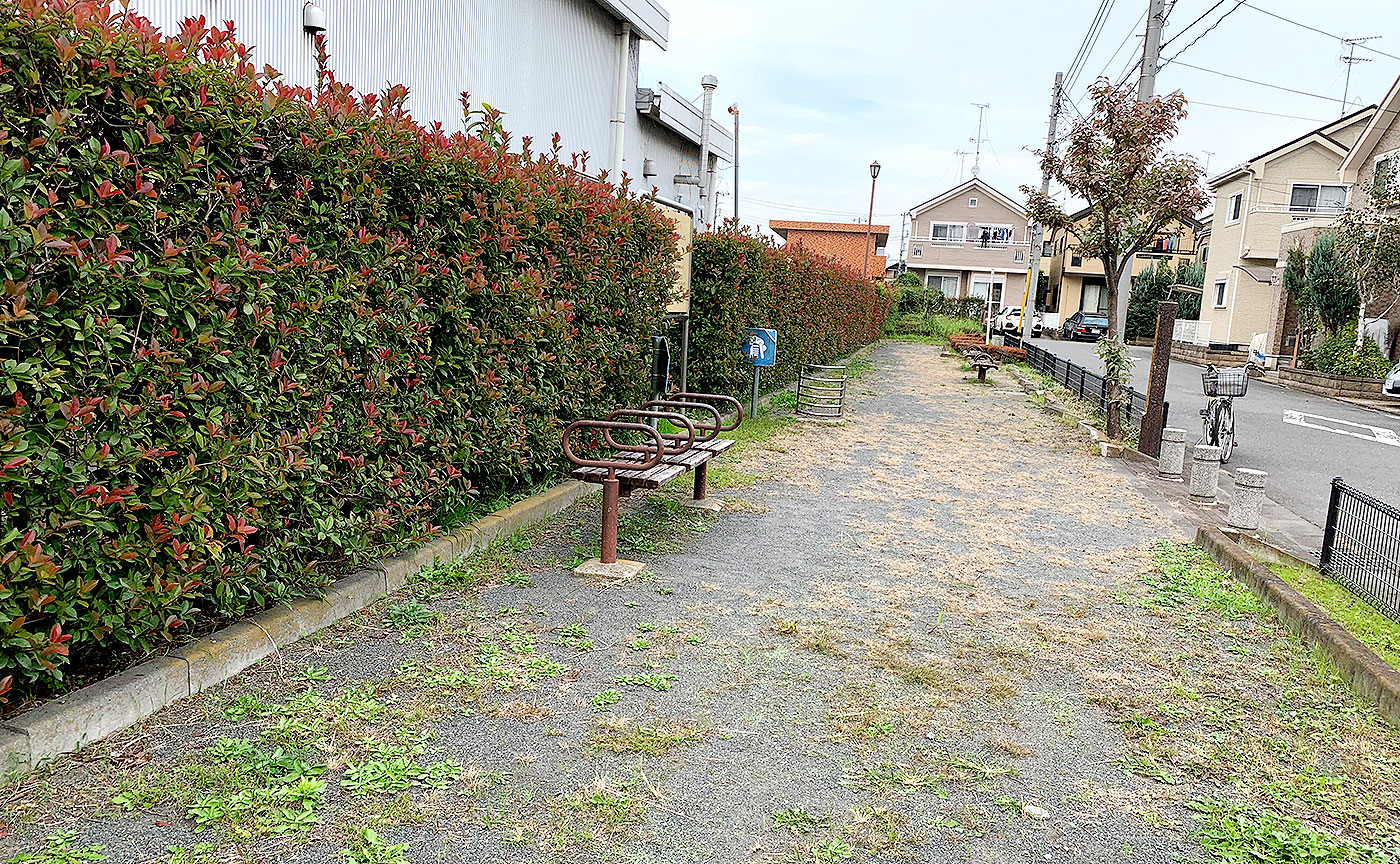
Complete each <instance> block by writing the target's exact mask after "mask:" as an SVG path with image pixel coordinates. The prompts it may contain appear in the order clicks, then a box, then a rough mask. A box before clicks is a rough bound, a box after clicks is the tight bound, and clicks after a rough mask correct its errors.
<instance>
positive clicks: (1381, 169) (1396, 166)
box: [1375, 150, 1400, 186]
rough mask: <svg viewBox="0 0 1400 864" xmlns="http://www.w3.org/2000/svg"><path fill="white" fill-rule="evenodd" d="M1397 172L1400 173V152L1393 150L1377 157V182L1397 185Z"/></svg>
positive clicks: (1398, 177) (1399, 177)
mask: <svg viewBox="0 0 1400 864" xmlns="http://www.w3.org/2000/svg"><path fill="white" fill-rule="evenodd" d="M1397 171H1400V150H1391V151H1390V152H1389V153H1382V154H1381V155H1380V156H1377V157H1376V170H1375V182H1377V183H1389V184H1390V185H1392V186H1395V185H1397V182H1396V181H1397V179H1400V176H1397Z"/></svg>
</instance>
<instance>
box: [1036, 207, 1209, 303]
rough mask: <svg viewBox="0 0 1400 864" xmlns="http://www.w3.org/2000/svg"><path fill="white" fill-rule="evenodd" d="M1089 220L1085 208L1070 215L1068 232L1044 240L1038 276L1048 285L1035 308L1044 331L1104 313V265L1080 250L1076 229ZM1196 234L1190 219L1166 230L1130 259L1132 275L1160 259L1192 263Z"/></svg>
mask: <svg viewBox="0 0 1400 864" xmlns="http://www.w3.org/2000/svg"><path fill="white" fill-rule="evenodd" d="M1088 217H1089V210H1088V208H1085V209H1083V210H1080V211H1079V212H1077V213H1072V214H1070V217H1069V218H1070V221H1071V223H1072V224H1071V225H1070V227H1069V228H1057V229H1055V230H1054V231H1052V232H1051V233H1050V237H1049V239H1047V241H1046V247H1047V248H1046V250H1045V251H1046V254H1047V256H1048V258H1047V259H1045V260H1046V261H1047V263H1046V264H1044V265H1042V272H1044V273H1047V274H1048V275H1049V280H1048V282H1047V285H1046V288H1045V291H1044V293H1043V294H1042V295H1041V297H1040V298H1039V299H1038V300H1037V303H1036V308H1038V309H1040V310H1041V312H1042V313H1044V315H1045V326H1046V327H1047V328H1053V327H1058V326H1059V325H1060V323H1061V322H1063V321H1064V319H1066V318H1068V317H1069V316H1071V315H1073V314H1074V313H1076V312H1099V313H1107V312H1108V280H1107V279H1106V278H1105V277H1104V273H1103V262H1102V261H1100V260H1099V259H1098V258H1095V257H1093V256H1092V255H1089V254H1088V253H1086V252H1085V251H1084V250H1083V249H1082V248H1081V247H1080V240H1079V231H1078V230H1077V228H1078V226H1080V225H1083V224H1084V222H1085V220H1087V219H1088ZM1200 229H1201V223H1199V222H1197V221H1195V220H1194V219H1188V220H1186V221H1185V222H1182V223H1172V224H1171V225H1168V226H1167V227H1166V228H1164V229H1163V230H1162V231H1160V232H1159V233H1158V234H1157V236H1156V237H1155V238H1153V240H1152V242H1151V243H1150V244H1148V247H1147V248H1146V249H1144V250H1143V251H1141V252H1139V253H1138V254H1137V255H1136V256H1134V258H1133V270H1132V275H1133V276H1134V277H1136V276H1137V275H1138V274H1139V273H1141V272H1142V271H1144V270H1147V269H1149V268H1152V267H1155V266H1157V262H1158V261H1161V260H1166V261H1167V263H1169V264H1170V265H1171V266H1173V267H1175V266H1177V265H1178V264H1180V263H1182V262H1188V261H1192V262H1194V261H1196V260H1197V256H1198V250H1197V246H1196V242H1197V232H1198V231H1199V230H1200Z"/></svg>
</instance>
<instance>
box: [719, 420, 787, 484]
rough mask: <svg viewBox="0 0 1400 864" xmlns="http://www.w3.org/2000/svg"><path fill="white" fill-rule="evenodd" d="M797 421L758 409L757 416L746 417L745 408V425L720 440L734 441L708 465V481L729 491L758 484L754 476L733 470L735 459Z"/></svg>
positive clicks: (742, 424)
mask: <svg viewBox="0 0 1400 864" xmlns="http://www.w3.org/2000/svg"><path fill="white" fill-rule="evenodd" d="M795 422H797V421H796V420H794V419H793V418H792V417H791V416H789V415H786V414H780V413H775V412H774V411H773V410H772V408H770V407H763V406H760V407H759V409H758V416H757V417H750V416H749V409H748V406H747V405H745V406H744V422H743V423H741V424H739V428H738V429H735V430H734V431H733V432H726V433H724V434H723V435H722V436H720V437H722V438H729V439H731V440H733V441H734V442H735V443H734V446H733V447H730V448H729V450H728V451H726V452H725V454H724V457H723V458H721V459H718V460H716V461H714V462H712V463H710V467H709V482H710V485H711V486H713V487H715V488H717V489H732V488H735V487H738V486H752V485H753V484H755V483H757V482H758V481H759V479H760V478H759V476H758V475H757V474H750V473H748V472H745V471H740V470H738V469H737V468H734V467H733V465H734V463H735V462H736V461H737V460H738V457H740V456H742V455H743V454H744V453H746V452H748V451H750V450H755V449H761V448H762V447H763V446H764V445H765V444H767V443H768V442H770V441H771V440H772V439H773V438H774V437H775V436H777V434H778V433H779V432H781V431H783V430H784V429H786V428H787V427H789V426H791V425H792V424H793V423H795Z"/></svg>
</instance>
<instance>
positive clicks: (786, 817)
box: [773, 807, 831, 834]
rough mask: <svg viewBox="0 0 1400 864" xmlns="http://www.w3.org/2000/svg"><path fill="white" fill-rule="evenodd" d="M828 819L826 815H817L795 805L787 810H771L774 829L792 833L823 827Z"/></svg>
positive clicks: (801, 832)
mask: <svg viewBox="0 0 1400 864" xmlns="http://www.w3.org/2000/svg"><path fill="white" fill-rule="evenodd" d="M830 821H831V819H830V818H828V817H826V816H817V815H814V814H812V813H808V812H807V811H806V810H803V809H800V808H796V807H793V808H789V809H787V810H775V811H774V812H773V830H774V831H791V832H792V833H794V834H811V833H812V832H813V831H815V830H816V829H818V828H821V827H824V826H825V825H826V824H827V823H829V822H830Z"/></svg>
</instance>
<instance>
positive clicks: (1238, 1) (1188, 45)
mask: <svg viewBox="0 0 1400 864" xmlns="http://www.w3.org/2000/svg"><path fill="white" fill-rule="evenodd" d="M1216 5H1217V6H1218V5H1220V4H1218V3H1217V4H1216ZM1243 5H1244V0H1235V5H1234V6H1232V7H1230V9H1229V11H1227V12H1226V13H1225V14H1224V15H1221V16H1220V17H1219V18H1217V19H1215V23H1214V24H1212V25H1210V26H1209V27H1207V28H1206V29H1205V30H1203V31H1201V34H1200V35H1199V36H1197V37H1196V38H1195V39H1192V40H1191V41H1190V42H1187V43H1186V47H1185V48H1182V49H1181V50H1180V51H1177V52H1176V53H1175V54H1173V55H1172V56H1170V57H1168V58H1167V60H1166V62H1165V63H1163V64H1162V65H1163V66H1165V65H1167V63H1170V62H1172V61H1173V60H1175V59H1176V58H1178V57H1180V56H1181V55H1182V54H1185V53H1186V52H1187V51H1189V50H1191V46H1193V45H1195V44H1196V43H1197V42H1199V41H1201V40H1202V39H1204V38H1206V37H1207V36H1209V35H1210V31H1212V30H1214V29H1215V28H1216V27H1219V26H1220V22H1222V21H1224V20H1225V19H1226V18H1229V17H1230V15H1231V14H1232V13H1234V12H1235V11H1236V10H1238V9H1239V8H1240V7H1241V6H1243ZM1181 32H1182V33H1185V32H1186V31H1185V30H1183V31H1181ZM1177 35H1178V36H1180V35H1181V33H1178V34H1177Z"/></svg>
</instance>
